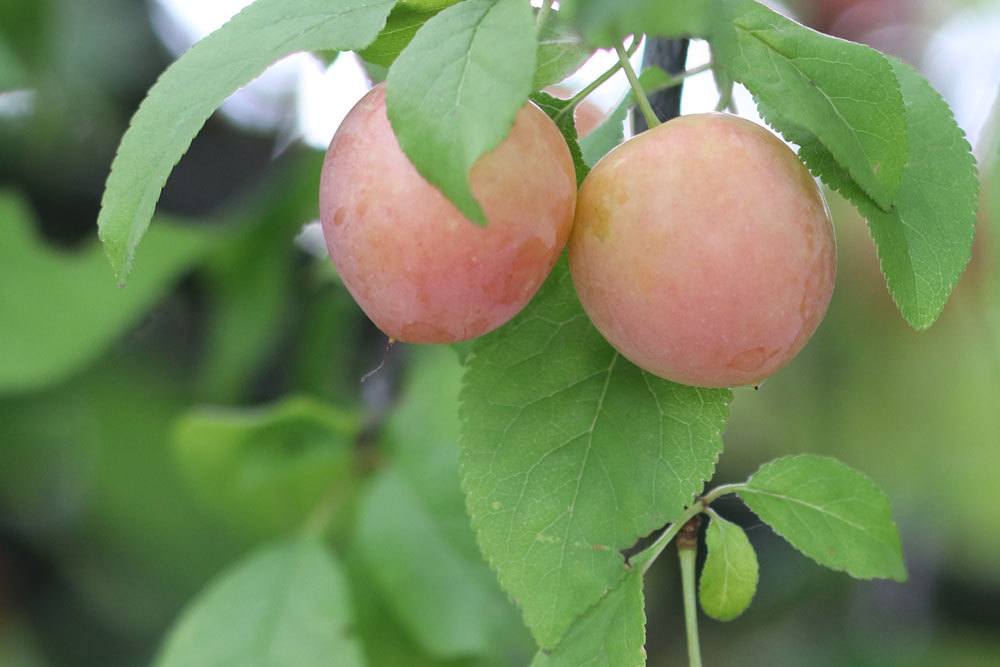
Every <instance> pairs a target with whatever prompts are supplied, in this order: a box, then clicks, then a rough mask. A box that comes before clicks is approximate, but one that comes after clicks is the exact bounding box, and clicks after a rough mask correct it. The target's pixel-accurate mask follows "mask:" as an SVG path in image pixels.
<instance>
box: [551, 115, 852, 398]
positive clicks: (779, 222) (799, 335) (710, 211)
mask: <svg viewBox="0 0 1000 667" xmlns="http://www.w3.org/2000/svg"><path fill="white" fill-rule="evenodd" d="M569 259H570V270H571V272H572V276H573V282H574V285H575V286H576V289H577V292H578V294H579V296H580V301H581V303H582V304H583V307H584V309H585V310H586V311H587V314H588V315H589V316H590V319H591V320H592V321H593V323H594V325H595V326H596V327H597V328H598V330H600V332H601V333H602V334H603V335H604V337H605V338H606V339H607V340H608V341H609V342H610V343H611V344H612V345H613V346H614V347H615V348H616V349H617V350H618V351H619V352H621V354H622V355H624V356H625V357H626V358H628V359H629V360H631V361H632V362H634V363H635V364H636V365H638V366H640V367H641V368H643V369H645V370H647V371H649V372H650V373H653V374H654V375H657V376H659V377H662V378H666V379H668V380H672V381H674V382H679V383H683V384H688V385H695V386H702V387H729V386H737V385H751V384H758V383H760V382H761V381H762V380H763V379H765V378H767V377H768V376H770V375H771V374H773V373H774V372H775V371H777V370H778V369H780V368H781V367H783V366H784V365H785V364H787V363H788V362H789V361H790V360H791V359H792V358H793V357H794V356H795V355H796V354H797V353H798V352H799V351H800V350H801V349H802V347H803V346H804V345H805V344H806V342H807V341H808V340H809V338H810V337H811V336H812V334H813V333H814V332H815V330H816V328H817V326H819V323H820V321H821V320H822V319H823V316H824V314H825V313H826V309H827V306H828V304H829V302H830V297H831V295H832V293H833V285H834V279H835V276H836V244H835V241H834V236H833V228H832V225H831V223H830V214H829V211H828V209H827V206H826V203H825V201H824V199H823V196H822V193H821V192H820V189H819V187H818V186H817V184H816V182H815V180H814V179H813V178H812V177H811V176H810V174H809V172H808V171H807V170H806V168H805V167H804V166H803V165H802V163H801V162H800V161H799V160H798V158H797V157H796V156H795V154H794V153H793V152H792V151H791V150H790V149H789V148H788V147H787V146H786V145H785V144H784V143H782V142H781V141H780V140H779V139H778V138H777V137H776V136H774V135H773V134H772V133H771V132H769V131H768V130H767V129H765V128H763V127H760V126H758V125H756V124H754V123H751V122H749V121H746V120H743V119H740V118H738V117H735V116H731V115H727V114H697V115H690V116H682V117H680V118H677V119H674V120H671V121H669V122H667V123H665V124H663V125H661V126H659V127H656V128H654V129H651V130H649V131H647V132H643V133H642V134H639V135H638V136H636V137H634V138H632V139H630V140H629V141H627V142H625V143H624V144H622V145H621V146H619V147H618V148H616V149H615V150H613V151H612V152H611V153H609V154H608V155H607V156H605V157H604V158H603V159H602V160H601V161H600V162H599V163H598V164H597V165H595V167H594V169H593V170H592V171H591V172H590V174H589V175H588V176H587V178H586V180H585V181H584V183H583V186H582V187H581V190H580V194H579V196H578V199H577V212H576V222H575V226H574V228H573V233H572V236H571V239H570V242H569Z"/></svg>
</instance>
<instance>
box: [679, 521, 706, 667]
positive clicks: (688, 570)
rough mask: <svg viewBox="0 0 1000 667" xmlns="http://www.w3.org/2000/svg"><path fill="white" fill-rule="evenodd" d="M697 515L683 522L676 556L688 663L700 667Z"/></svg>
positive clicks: (692, 666)
mask: <svg viewBox="0 0 1000 667" xmlns="http://www.w3.org/2000/svg"><path fill="white" fill-rule="evenodd" d="M700 524H701V521H700V520H699V519H698V517H697V516H695V517H693V518H692V519H691V520H690V521H688V522H687V523H686V524H684V530H683V531H682V534H681V537H678V538H677V557H678V559H679V560H680V564H681V588H682V589H683V592H684V626H685V628H686V630H687V648H688V664H689V665H690V667H701V642H700V641H699V639H698V597H697V593H696V590H695V581H694V574H695V573H694V570H695V560H696V558H697V556H698V526H699V525H700Z"/></svg>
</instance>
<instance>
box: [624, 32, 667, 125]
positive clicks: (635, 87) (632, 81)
mask: <svg viewBox="0 0 1000 667" xmlns="http://www.w3.org/2000/svg"><path fill="white" fill-rule="evenodd" d="M615 52H616V53H617V54H618V62H619V64H621V67H622V69H623V70H624V71H625V76H626V77H627V78H628V83H629V85H630V86H632V92H633V93H635V99H636V102H638V104H639V110H640V111H642V115H643V117H644V118H645V119H646V125H647V126H649V127H650V128H654V127H656V126H657V125H659V124H660V119H659V118H657V117H656V112H655V111H653V107H652V106H650V104H649V98H648V97H646V91H644V90H643V89H642V84H640V83H639V77H638V76H636V74H635V69H633V68H632V61H631V60H629V54H628V53H626V52H625V49H624V48H623V47H622V45H621V44H617V45H615Z"/></svg>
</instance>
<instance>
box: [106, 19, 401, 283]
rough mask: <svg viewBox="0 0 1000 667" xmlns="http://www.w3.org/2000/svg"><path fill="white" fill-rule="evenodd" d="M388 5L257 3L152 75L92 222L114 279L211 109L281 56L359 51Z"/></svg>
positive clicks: (123, 271) (124, 270)
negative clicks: (156, 75)
mask: <svg viewBox="0 0 1000 667" xmlns="http://www.w3.org/2000/svg"><path fill="white" fill-rule="evenodd" d="M393 4H395V3H394V0H296V2H292V3H289V2H287V1H286V0H257V2H255V3H254V4H252V5H250V6H249V7H247V8H246V9H244V10H243V11H242V12H240V13H239V14H237V15H236V16H235V17H233V19H232V20H230V21H229V22H228V23H226V24H225V25H224V26H222V27H221V28H220V29H219V30H217V31H216V32H214V33H212V34H211V35H209V36H208V37H206V38H205V39H203V40H202V41H201V42H199V43H198V44H195V45H194V46H193V47H192V48H191V49H190V50H189V51H188V52H187V53H185V54H184V55H183V56H181V58H180V59H178V60H177V62H175V63H174V64H173V65H171V66H170V67H169V68H168V69H167V71H166V72H164V73H163V75H162V76H160V79H159V80H158V81H157V82H156V84H155V85H154V86H153V87H152V88H151V89H150V91H149V94H148V95H147V96H146V99H145V100H143V102H142V104H141V105H140V107H139V110H138V111H137V112H136V114H135V116H134V117H133V118H132V123H131V125H130V126H129V129H128V131H127V132H126V133H125V136H124V137H123V138H122V143H121V145H120V146H119V147H118V154H117V155H116V156H115V160H114V163H113V164H112V165H111V175H110V176H109V177H108V182H107V185H106V187H105V191H104V198H103V200H102V201H101V213H100V216H99V217H98V220H97V224H98V232H99V235H100V238H101V240H102V241H103V242H104V246H105V250H106V251H107V254H108V258H109V259H110V261H111V266H112V268H113V269H114V272H115V275H116V276H117V278H118V280H119V281H122V280H124V279H125V277H126V276H127V275H128V273H129V271H130V270H131V268H132V261H133V258H134V255H135V250H136V248H137V247H138V245H139V241H140V240H141V239H142V236H143V234H144V233H145V232H146V229H147V227H149V221H150V218H151V217H152V215H153V210H154V208H155V206H156V201H157V199H159V197H160V191H161V190H162V189H163V185H164V184H165V183H166V181H167V178H168V176H169V175H170V172H171V170H172V169H173V167H174V165H175V164H177V161H178V160H179V159H180V158H181V156H182V155H183V154H184V152H185V151H187V149H188V146H190V145H191V141H192V139H194V136H195V135H196V134H197V133H198V130H200V129H201V127H202V125H204V124H205V121H206V120H207V119H208V117H209V116H211V115H212V113H213V112H214V111H215V109H216V108H218V106H219V105H220V104H222V102H223V101H224V100H225V99H226V98H227V97H229V95H231V94H232V93H233V92H235V91H236V90H237V89H239V88H240V87H242V86H244V85H246V84H247V83H249V82H250V81H252V80H253V79H254V78H256V77H257V76H259V75H260V74H261V73H262V72H263V71H264V70H265V69H266V68H267V67H268V65H270V64H271V63H273V62H275V61H277V60H279V59H281V58H283V57H285V56H287V55H290V54H292V53H296V52H298V51H319V50H325V49H335V50H352V49H360V48H362V47H364V46H367V45H368V43H369V42H371V41H372V40H373V39H374V38H375V36H376V35H377V34H378V32H379V30H380V29H381V28H382V26H383V25H384V24H385V19H386V16H387V15H388V14H389V10H390V9H392V6H393Z"/></svg>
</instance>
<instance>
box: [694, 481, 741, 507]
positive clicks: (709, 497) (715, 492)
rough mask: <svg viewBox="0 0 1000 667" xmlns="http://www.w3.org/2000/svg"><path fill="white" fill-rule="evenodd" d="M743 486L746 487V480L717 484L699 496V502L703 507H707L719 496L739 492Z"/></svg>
mask: <svg viewBox="0 0 1000 667" xmlns="http://www.w3.org/2000/svg"><path fill="white" fill-rule="evenodd" d="M745 488H747V485H746V482H740V483H739V484H723V485H722V486H717V487H715V488H714V489H712V490H711V491H709V492H708V493H706V494H705V495H704V496H702V497H701V503H702V505H703V506H704V507H708V506H709V505H711V504H712V503H713V502H715V501H716V500H718V499H719V498H720V497H722V496H725V495H729V494H731V493H739V492H740V491H742V490H743V489H745Z"/></svg>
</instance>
